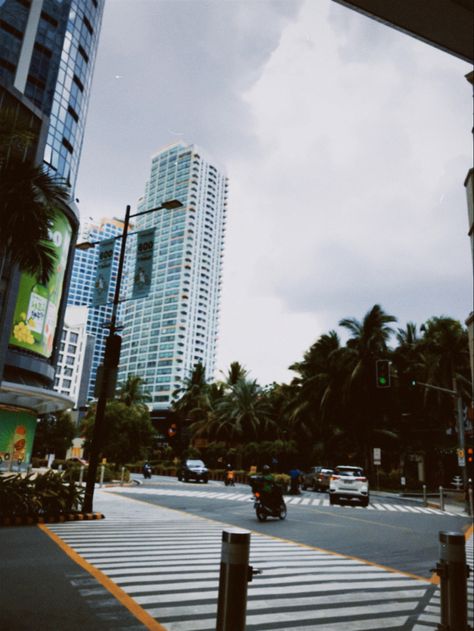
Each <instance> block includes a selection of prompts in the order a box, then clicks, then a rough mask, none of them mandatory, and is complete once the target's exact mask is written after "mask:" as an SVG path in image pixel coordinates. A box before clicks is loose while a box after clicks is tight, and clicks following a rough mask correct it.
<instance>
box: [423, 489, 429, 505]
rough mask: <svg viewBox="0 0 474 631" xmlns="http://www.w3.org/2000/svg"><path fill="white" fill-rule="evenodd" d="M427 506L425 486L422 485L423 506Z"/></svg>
mask: <svg viewBox="0 0 474 631" xmlns="http://www.w3.org/2000/svg"><path fill="white" fill-rule="evenodd" d="M427 504H428V497H427V495H426V484H423V506H426V505H427Z"/></svg>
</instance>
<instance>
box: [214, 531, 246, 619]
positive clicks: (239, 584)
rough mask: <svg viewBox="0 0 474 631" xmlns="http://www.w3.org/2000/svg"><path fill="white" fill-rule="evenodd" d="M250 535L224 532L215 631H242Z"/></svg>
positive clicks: (244, 532)
mask: <svg viewBox="0 0 474 631" xmlns="http://www.w3.org/2000/svg"><path fill="white" fill-rule="evenodd" d="M249 550H250V532H247V531H245V530H223V531H222V550H221V569H220V574H219V600H218V603H217V624H216V631H245V615H246V609H247V583H248V581H249V580H251V579H252V568H250V567H249Z"/></svg>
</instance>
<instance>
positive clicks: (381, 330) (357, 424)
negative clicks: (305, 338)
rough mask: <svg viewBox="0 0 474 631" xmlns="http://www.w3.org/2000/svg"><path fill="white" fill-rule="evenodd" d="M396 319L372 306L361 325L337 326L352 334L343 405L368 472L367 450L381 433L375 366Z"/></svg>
mask: <svg viewBox="0 0 474 631" xmlns="http://www.w3.org/2000/svg"><path fill="white" fill-rule="evenodd" d="M396 321H397V319H396V318H395V316H392V315H388V314H387V313H385V312H384V311H383V309H382V308H381V307H380V305H374V306H373V307H372V309H371V310H370V311H368V312H367V313H366V314H365V316H364V319H363V320H362V322H360V321H359V320H357V319H355V318H344V319H342V320H341V321H340V322H339V325H340V326H342V327H344V328H345V329H347V330H348V331H349V332H350V333H351V337H350V339H349V340H348V341H347V343H346V348H347V353H346V355H345V357H346V358H347V369H348V373H347V374H348V377H347V381H346V384H345V392H344V395H345V402H346V406H347V409H348V410H350V413H351V419H350V420H351V429H352V432H351V433H352V438H353V440H354V442H355V444H356V445H358V447H359V454H360V456H362V457H364V459H365V467H366V469H367V470H370V468H371V458H370V450H371V447H373V438H374V436H373V435H374V433H375V432H376V431H377V433H380V432H382V431H383V429H384V428H383V416H384V415H383V412H382V410H381V409H380V405H379V404H380V400H381V395H380V392H377V391H376V388H375V363H376V361H377V359H381V358H383V357H387V355H388V347H387V344H388V341H389V338H390V336H391V335H392V333H393V332H394V331H393V329H392V328H391V326H390V324H392V323H393V322H396Z"/></svg>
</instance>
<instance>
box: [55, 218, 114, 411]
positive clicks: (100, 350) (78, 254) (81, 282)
mask: <svg viewBox="0 0 474 631" xmlns="http://www.w3.org/2000/svg"><path fill="white" fill-rule="evenodd" d="M122 230H123V222H122V221H120V220H118V219H102V220H101V221H100V223H98V224H95V223H85V224H84V227H83V228H82V230H81V234H80V238H79V241H80V242H86V243H87V242H98V241H103V240H105V239H113V238H114V237H117V236H119V235H121V234H122ZM119 247H120V242H117V243H116V246H115V248H114V261H113V264H112V277H111V282H110V287H109V304H107V305H103V306H100V307H92V306H90V305H91V303H92V296H93V293H94V280H95V277H96V272H97V263H98V257H99V248H91V249H89V250H85V251H83V250H80V249H77V250H76V251H75V253H74V264H73V266H72V274H71V283H70V286H69V293H68V297H67V303H68V305H77V306H81V305H85V306H88V307H89V309H88V316H87V327H86V331H87V333H88V334H89V335H92V336H93V338H94V340H95V343H94V352H93V356H92V366H91V371H90V376H89V385H88V388H87V398H88V399H93V398H94V390H95V383H96V376H97V369H98V367H99V365H100V364H101V363H102V360H103V357H104V349H105V338H106V337H107V329H106V328H104V323H105V322H107V321H108V320H110V316H111V314H112V304H111V303H112V300H113V292H114V291H115V282H116V278H117V268H118V255H119ZM120 314H121V310H119V315H120Z"/></svg>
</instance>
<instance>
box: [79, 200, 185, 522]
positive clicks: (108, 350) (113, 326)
mask: <svg viewBox="0 0 474 631" xmlns="http://www.w3.org/2000/svg"><path fill="white" fill-rule="evenodd" d="M182 206H183V204H182V203H181V202H180V201H178V200H177V199H172V200H170V201H167V202H163V204H162V205H161V206H158V207H157V208H151V209H150V210H144V211H142V212H139V213H135V214H133V215H131V214H130V206H127V208H126V211H125V220H124V224H123V230H122V234H121V235H119V236H118V237H116V238H118V239H122V242H121V244H120V256H119V264H118V270H117V281H116V284H115V292H114V300H113V303H112V316H111V318H110V321H109V322H107V328H108V329H109V334H108V336H107V339H106V342H105V352H104V363H103V371H102V380H101V383H100V390H99V397H98V399H97V407H96V412H95V422H94V429H93V434H92V441H91V449H90V454H89V468H88V470H87V478H86V491H85V496H84V504H83V507H82V508H83V510H84V512H87V513H90V512H92V510H93V500H94V489H95V481H96V476H97V467H98V464H99V456H100V452H101V449H102V445H103V437H104V429H105V427H104V420H105V407H106V404H107V398H108V397H109V383H110V378H111V375H112V373H113V372H114V371H115V370H116V369H117V367H118V364H119V360H120V346H121V342H122V338H121V337H120V336H119V335H117V330H118V329H117V311H118V305H119V302H120V289H121V284H122V275H123V265H124V261H125V247H126V244H127V235H128V226H129V224H130V219H131V218H132V217H138V216H141V215H147V214H148V213H152V212H155V211H157V210H162V209H168V210H172V209H175V208H181V207H182ZM81 245H82V244H80V245H79V246H78V247H79V249H81ZM95 245H97V243H87V244H85V246H83V247H82V249H87V248H88V247H93V246H95Z"/></svg>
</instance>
